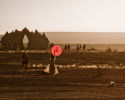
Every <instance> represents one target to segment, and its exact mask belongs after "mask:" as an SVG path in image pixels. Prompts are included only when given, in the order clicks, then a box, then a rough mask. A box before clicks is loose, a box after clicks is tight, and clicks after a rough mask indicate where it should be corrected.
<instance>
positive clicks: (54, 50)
mask: <svg viewBox="0 0 125 100" xmlns="http://www.w3.org/2000/svg"><path fill="white" fill-rule="evenodd" d="M51 52H52V54H53V55H54V56H59V55H60V54H61V53H62V49H61V47H60V46H58V45H55V46H53V47H52V49H51Z"/></svg>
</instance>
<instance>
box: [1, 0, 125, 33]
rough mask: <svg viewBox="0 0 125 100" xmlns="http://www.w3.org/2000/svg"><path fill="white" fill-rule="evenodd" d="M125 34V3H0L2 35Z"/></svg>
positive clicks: (52, 0)
mask: <svg viewBox="0 0 125 100" xmlns="http://www.w3.org/2000/svg"><path fill="white" fill-rule="evenodd" d="M24 27H27V28H28V29H29V30H30V31H35V29H37V30H38V31H39V32H125V0H0V34H5V32H6V31H9V32H11V31H12V30H15V29H16V28H17V29H18V30H22V29H23V28H24Z"/></svg>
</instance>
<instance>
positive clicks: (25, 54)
mask: <svg viewBox="0 0 125 100" xmlns="http://www.w3.org/2000/svg"><path fill="white" fill-rule="evenodd" d="M28 60H29V56H28V54H27V53H26V52H23V54H22V67H21V70H20V72H22V68H23V67H25V71H26V68H27V64H28Z"/></svg>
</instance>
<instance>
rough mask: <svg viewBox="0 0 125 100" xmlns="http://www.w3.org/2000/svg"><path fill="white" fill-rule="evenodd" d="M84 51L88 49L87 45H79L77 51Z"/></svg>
mask: <svg viewBox="0 0 125 100" xmlns="http://www.w3.org/2000/svg"><path fill="white" fill-rule="evenodd" d="M82 49H83V50H85V49H86V45H85V44H82V45H81V44H80V45H79V44H77V47H76V50H82Z"/></svg>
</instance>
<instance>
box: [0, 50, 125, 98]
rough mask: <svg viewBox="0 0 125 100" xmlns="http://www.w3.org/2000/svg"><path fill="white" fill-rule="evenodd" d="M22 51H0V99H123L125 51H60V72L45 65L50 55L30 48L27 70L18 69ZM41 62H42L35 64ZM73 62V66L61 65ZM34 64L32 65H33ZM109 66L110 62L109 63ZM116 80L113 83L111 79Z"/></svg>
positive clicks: (57, 62) (57, 60) (57, 63)
mask: <svg viewBox="0 0 125 100" xmlns="http://www.w3.org/2000/svg"><path fill="white" fill-rule="evenodd" d="M21 55H22V52H1V53H0V100H43V99H55V100H56V99H61V100H65V99H69V100H72V99H76V100H80V99H81V100H93V99H94V100H103V99H108V100H118V99H121V100H123V99H124V98H125V69H124V63H125V53H124V52H122V53H100V52H81V53H79V52H63V53H62V54H61V55H60V56H58V57H57V59H56V62H55V65H59V66H61V65H63V67H57V68H58V71H59V74H57V75H49V74H47V73H44V72H43V71H44V69H45V68H46V66H47V64H49V57H48V55H47V54H46V53H43V52H37V53H33V52H29V53H28V55H29V57H30V59H29V64H28V68H27V71H26V72H25V71H23V72H20V68H21ZM110 62H114V63H115V65H116V66H120V65H121V64H122V68H81V67H80V68H79V67H78V66H80V64H83V65H82V66H90V65H98V66H102V65H104V64H111V63H110ZM114 63H112V65H114ZM40 64H42V65H43V64H44V66H38V65H40ZM68 64H71V65H72V64H76V66H75V67H64V66H66V65H68ZM33 65H35V66H33ZM110 66H111V65H110ZM111 81H113V82H114V83H115V85H114V86H111V85H110V82H111Z"/></svg>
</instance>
